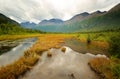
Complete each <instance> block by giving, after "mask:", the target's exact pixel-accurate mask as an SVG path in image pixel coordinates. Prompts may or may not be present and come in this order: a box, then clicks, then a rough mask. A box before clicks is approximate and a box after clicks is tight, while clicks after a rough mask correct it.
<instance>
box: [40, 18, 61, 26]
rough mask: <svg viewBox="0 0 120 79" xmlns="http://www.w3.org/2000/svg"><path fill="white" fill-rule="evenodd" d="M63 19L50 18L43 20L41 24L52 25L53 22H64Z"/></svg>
mask: <svg viewBox="0 0 120 79" xmlns="http://www.w3.org/2000/svg"><path fill="white" fill-rule="evenodd" d="M62 23H63V21H62V20H61V19H55V18H53V19H50V20H42V21H41V22H40V23H39V24H40V25H52V24H62Z"/></svg>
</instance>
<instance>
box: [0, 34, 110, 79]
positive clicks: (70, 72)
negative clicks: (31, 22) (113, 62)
mask: <svg viewBox="0 0 120 79" xmlns="http://www.w3.org/2000/svg"><path fill="white" fill-rule="evenodd" d="M104 35H105V36H106V33H102V34H101V33H100V34H98V33H97V34H95V37H96V39H97V40H95V39H94V40H93V37H94V35H92V36H91V37H90V41H91V42H90V43H88V42H87V41H88V40H87V39H88V34H39V35H30V36H31V37H36V36H37V38H38V40H37V41H36V43H35V44H34V45H33V46H32V47H30V48H29V49H28V50H26V51H24V55H23V56H22V57H20V58H19V59H18V60H17V61H15V62H14V63H11V64H9V65H7V66H3V67H1V68H0V74H1V75H0V79H17V78H19V77H20V76H21V77H20V78H22V76H24V75H25V73H26V72H27V73H28V75H27V76H28V79H29V76H32V75H34V74H35V73H36V74H37V75H39V74H43V75H41V78H44V79H48V78H45V77H46V76H48V74H51V75H49V77H50V78H53V77H54V76H56V77H55V78H57V77H58V79H59V78H61V77H60V76H63V77H64V78H65V79H68V78H71V79H72V78H73V79H75V78H76V79H77V78H84V79H88V77H87V76H89V79H90V78H91V79H97V76H96V75H95V73H94V72H93V71H92V70H91V69H90V67H89V66H88V64H87V63H88V62H89V61H90V60H91V59H93V58H92V57H91V56H93V54H106V55H107V54H108V53H106V50H107V49H108V43H107V41H106V40H103V39H104V37H105V36H104ZM30 36H25V35H23V36H17V35H16V36H14V37H7V36H5V37H4V36H2V37H4V38H2V37H0V39H1V40H5V39H14V40H15V39H16V38H17V39H18V38H21V37H23V38H26V37H30ZM99 37H100V38H99ZM107 37H110V36H107ZM91 38H92V39H91ZM102 38H103V39H102ZM72 39H75V40H78V42H76V41H75V40H72ZM101 39H102V40H101ZM70 40H71V41H70ZM78 44H80V45H78ZM63 45H67V46H69V47H70V46H71V48H72V49H73V50H74V49H75V50H76V51H77V52H79V54H78V53H75V51H73V50H71V49H70V48H68V47H67V48H63V49H60V48H61V47H62V46H63ZM72 46H73V47H72ZM80 46H83V47H80ZM79 47H80V48H79ZM51 48H54V51H53V49H51ZM83 48H85V49H83ZM96 48H97V50H95V49H96ZM98 48H100V49H98ZM103 48H104V49H103ZM68 49H69V50H71V53H70V51H69V52H68V53H70V54H67V53H65V51H66V50H68ZM101 49H103V50H102V51H103V53H101V52H102V51H99V50H101ZM61 50H62V52H60V51H61ZM79 50H80V51H79ZM45 51H46V52H45ZM57 52H60V53H59V54H58V53H57ZM66 52H67V51H66ZM91 52H93V54H88V55H91V56H90V57H88V58H85V57H84V54H82V53H91ZM77 55H78V56H77ZM79 55H83V57H82V56H80V57H79ZM57 56H58V57H57ZM85 56H87V55H85ZM108 56H109V55H108ZM104 57H105V56H104ZM66 58H67V59H66ZM76 58H77V59H76ZM72 59H73V60H72ZM70 60H71V61H72V62H70ZM75 60H77V61H75ZM42 61H43V63H42ZM83 61H84V63H82V62H83ZM37 62H38V64H37V65H36V63H37ZM57 63H60V64H57ZM51 64H53V66H50V65H51ZM67 64H69V65H67ZM71 64H75V65H71ZM34 65H36V66H34ZM48 66H50V67H51V68H52V69H53V70H54V69H56V70H57V71H56V73H57V74H56V75H54V74H55V72H54V71H53V70H52V69H51V68H49V67H48ZM38 67H39V68H38ZM42 67H43V68H42ZM62 67H63V70H62V71H61V69H62ZM74 67H77V68H78V69H76V70H75V71H74V69H75V68H74ZM79 67H81V68H79ZM82 67H85V70H82V69H83V68H82ZM92 67H93V68H92V69H94V68H95V67H94V66H92ZM37 68H38V69H39V70H41V71H38V72H35V73H34V72H32V70H33V71H34V70H35V69H37ZM47 68H48V69H50V71H49V72H47V70H46V69H47ZM59 68H60V71H59ZM42 69H43V70H42ZM29 70H31V72H30V73H29ZM8 71H9V72H8ZM35 71H36V70H35ZM77 71H78V72H77ZM79 71H80V73H79ZM86 71H90V73H89V72H88V73H87V72H86ZM62 72H63V73H62ZM66 72H67V73H66ZM111 72H112V71H111ZM52 73H53V74H52ZM64 73H65V74H64ZM74 73H75V74H74ZM78 73H79V74H78ZM85 73H86V74H85ZM66 74H67V76H66ZM80 74H83V75H85V76H82V75H81V76H80ZM38 77H39V76H38ZM24 78H25V79H26V76H24ZM35 78H37V77H36V76H35Z"/></svg>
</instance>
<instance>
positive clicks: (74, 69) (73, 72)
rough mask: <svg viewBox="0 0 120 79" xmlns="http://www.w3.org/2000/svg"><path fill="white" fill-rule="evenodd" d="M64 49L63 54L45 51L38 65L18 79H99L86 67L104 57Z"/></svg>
mask: <svg viewBox="0 0 120 79" xmlns="http://www.w3.org/2000/svg"><path fill="white" fill-rule="evenodd" d="M64 48H66V51H65V52H62V51H61V48H60V49H54V48H51V49H49V50H48V51H45V52H44V53H43V54H42V56H41V57H40V60H39V61H38V64H37V65H36V66H35V67H34V68H33V69H32V70H31V71H29V72H27V73H26V75H25V76H24V77H21V78H20V79H99V77H98V76H97V75H96V74H95V72H93V71H92V70H91V69H90V67H89V66H88V61H89V60H91V59H93V58H95V57H106V56H105V55H100V54H99V55H93V54H90V53H86V54H82V53H80V52H76V51H74V50H72V49H71V48H69V47H66V46H64ZM48 52H51V54H52V57H48V56H47V53H48Z"/></svg>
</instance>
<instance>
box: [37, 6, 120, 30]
mask: <svg viewBox="0 0 120 79" xmlns="http://www.w3.org/2000/svg"><path fill="white" fill-rule="evenodd" d="M119 21H120V4H118V5H116V6H115V7H113V8H112V9H110V10H109V11H108V12H100V11H96V12H93V13H91V14H89V13H87V12H84V13H81V14H78V15H75V16H74V17H73V18H71V19H70V20H68V21H65V22H63V23H61V24H57V23H51V24H46V23H44V24H43V25H42V24H39V25H38V26H37V27H36V28H35V29H41V30H43V31H47V32H85V31H86V32H88V31H103V30H111V29H119V28H120V22H119Z"/></svg>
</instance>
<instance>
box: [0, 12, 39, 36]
mask: <svg viewBox="0 0 120 79" xmlns="http://www.w3.org/2000/svg"><path fill="white" fill-rule="evenodd" d="M38 32H40V31H36V30H31V29H25V28H22V27H21V26H20V24H19V23H17V22H16V21H14V20H12V19H10V18H9V17H7V16H5V15H3V14H1V13H0V35H3V34H25V33H38Z"/></svg>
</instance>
